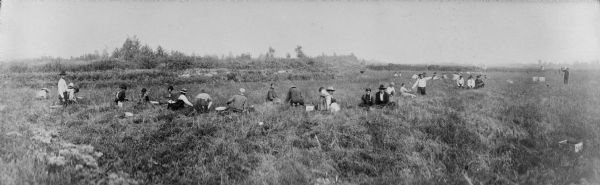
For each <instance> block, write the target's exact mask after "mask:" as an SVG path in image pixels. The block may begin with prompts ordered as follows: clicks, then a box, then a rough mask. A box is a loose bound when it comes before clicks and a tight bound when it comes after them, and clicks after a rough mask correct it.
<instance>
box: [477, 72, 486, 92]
mask: <svg viewBox="0 0 600 185" xmlns="http://www.w3.org/2000/svg"><path fill="white" fill-rule="evenodd" d="M483 86H485V83H483V80H482V79H481V75H477V79H475V89H479V88H483Z"/></svg>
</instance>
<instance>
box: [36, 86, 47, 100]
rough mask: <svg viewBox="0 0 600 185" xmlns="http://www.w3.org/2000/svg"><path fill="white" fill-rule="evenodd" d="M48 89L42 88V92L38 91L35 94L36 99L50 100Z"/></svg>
mask: <svg viewBox="0 0 600 185" xmlns="http://www.w3.org/2000/svg"><path fill="white" fill-rule="evenodd" d="M48 93H49V91H48V89H47V88H42V89H41V90H40V91H38V92H37V93H36V94H35V98H37V99H48Z"/></svg>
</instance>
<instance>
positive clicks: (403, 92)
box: [400, 83, 417, 98]
mask: <svg viewBox="0 0 600 185" xmlns="http://www.w3.org/2000/svg"><path fill="white" fill-rule="evenodd" d="M400 96H402V97H411V98H416V97H417V95H414V94H411V93H410V90H408V89H407V88H406V87H404V83H402V84H401V85H400Z"/></svg>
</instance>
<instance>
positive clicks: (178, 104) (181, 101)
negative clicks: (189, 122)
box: [168, 88, 194, 110]
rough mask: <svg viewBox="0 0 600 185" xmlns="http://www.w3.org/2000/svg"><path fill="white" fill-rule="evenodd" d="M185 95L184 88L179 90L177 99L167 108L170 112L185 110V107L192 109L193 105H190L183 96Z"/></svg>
mask: <svg viewBox="0 0 600 185" xmlns="http://www.w3.org/2000/svg"><path fill="white" fill-rule="evenodd" d="M185 94H187V89H186V88H183V89H181V91H179V96H178V97H177V100H176V101H175V103H172V104H169V106H168V108H169V109H171V110H180V109H183V108H185V105H188V106H190V107H194V104H192V103H190V101H189V100H188V98H187V97H186V96H185Z"/></svg>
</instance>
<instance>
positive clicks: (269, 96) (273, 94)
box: [267, 89, 279, 102]
mask: <svg viewBox="0 0 600 185" xmlns="http://www.w3.org/2000/svg"><path fill="white" fill-rule="evenodd" d="M276 98H279V97H278V96H277V92H275V89H269V92H267V102H271V101H273V100H275V99H276Z"/></svg>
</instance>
